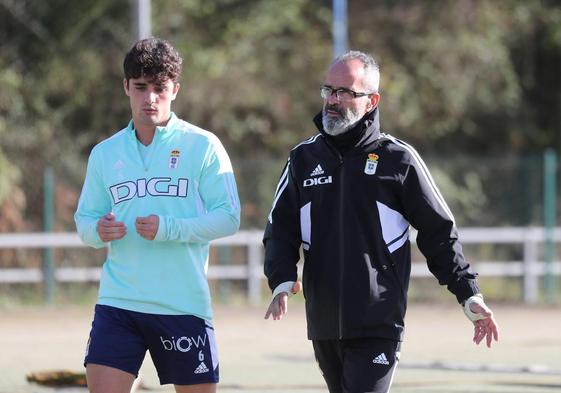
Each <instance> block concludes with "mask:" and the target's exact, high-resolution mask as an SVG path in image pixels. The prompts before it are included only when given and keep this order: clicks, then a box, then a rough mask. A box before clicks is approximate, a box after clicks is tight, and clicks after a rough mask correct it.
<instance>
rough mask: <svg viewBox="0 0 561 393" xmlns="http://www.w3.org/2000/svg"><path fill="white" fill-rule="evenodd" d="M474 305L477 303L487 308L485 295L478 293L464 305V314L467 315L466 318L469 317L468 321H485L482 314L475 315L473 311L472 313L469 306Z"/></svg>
mask: <svg viewBox="0 0 561 393" xmlns="http://www.w3.org/2000/svg"><path fill="white" fill-rule="evenodd" d="M472 303H477V304H479V305H480V306H482V307H485V302H484V301H483V295H482V294H480V293H477V294H475V295H473V296H471V297H469V298H468V299H467V300H466V301H465V303H464V314H466V317H468V319H469V320H470V321H472V322H475V321H478V320H480V319H485V317H484V316H482V315H481V314H478V313H474V312H473V311H471V309H470V308H469V306H470V304H472Z"/></svg>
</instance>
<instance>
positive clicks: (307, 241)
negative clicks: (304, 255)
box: [300, 202, 312, 250]
mask: <svg viewBox="0 0 561 393" xmlns="http://www.w3.org/2000/svg"><path fill="white" fill-rule="evenodd" d="M311 208H312V202H308V203H306V204H305V205H304V206H302V207H301V208H300V230H301V232H302V243H303V246H302V247H304V250H308V249H309V248H310V246H311V244H312V219H311Z"/></svg>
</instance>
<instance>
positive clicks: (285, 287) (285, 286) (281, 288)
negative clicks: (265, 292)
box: [273, 281, 294, 299]
mask: <svg viewBox="0 0 561 393" xmlns="http://www.w3.org/2000/svg"><path fill="white" fill-rule="evenodd" d="M293 286H294V281H285V282H283V283H282V284H279V285H277V287H276V288H275V290H274V291H273V299H274V298H275V297H276V296H277V295H278V294H279V293H283V292H286V293H287V294H288V297H291V296H292V295H294V294H293V293H292V287H293Z"/></svg>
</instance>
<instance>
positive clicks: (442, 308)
mask: <svg viewBox="0 0 561 393" xmlns="http://www.w3.org/2000/svg"><path fill="white" fill-rule="evenodd" d="M292 303H293V304H291V307H290V309H289V314H288V315H287V316H286V317H285V318H284V319H283V320H282V321H265V320H263V314H264V307H262V308H255V307H244V306H239V305H237V306H226V305H221V306H218V307H217V308H216V310H215V311H216V312H215V314H216V319H215V327H216V334H217V341H218V346H219V353H220V363H221V383H220V384H219V389H218V391H219V392H224V393H235V392H283V393H317V392H326V389H325V387H324V384H323V379H322V377H321V375H320V373H319V371H318V369H317V366H316V364H315V361H314V359H313V353H312V349H311V345H310V343H309V342H308V340H307V339H306V333H305V320H304V311H303V307H302V304H301V302H299V301H296V302H292ZM491 305H492V306H493V304H491ZM494 311H495V314H496V315H497V318H498V321H499V324H500V326H501V330H502V338H501V341H500V342H499V343H498V344H497V345H496V347H494V348H492V349H487V348H486V347H483V346H476V345H474V344H473V343H472V342H471V337H472V331H471V326H470V323H469V322H468V321H467V319H466V318H465V317H464V316H463V314H462V313H461V310H460V309H459V307H457V306H455V305H451V304H434V305H429V304H411V305H410V307H409V311H408V315H407V319H406V323H407V335H406V340H405V343H404V345H403V347H402V356H401V363H400V365H399V366H398V371H397V374H396V377H395V381H394V385H393V389H392V392H393V393H405V392H416V393H421V392H426V393H428V392H451V393H452V392H453V393H460V392H462V393H463V392H485V393H487V392H490V393H491V392H501V393H515V392H524V393H528V392H532V393H534V392H535V393H542V392H543V393H545V392H560V391H561V334H560V331H561V309H560V308H546V307H539V308H528V307H526V306H516V305H508V306H501V305H494ZM91 316H92V307H83V306H80V307H78V306H62V307H61V306H59V307H24V308H16V307H15V306H10V307H4V308H2V309H0V393H31V392H39V393H42V392H55V391H56V390H55V389H53V388H45V387H40V386H37V385H35V384H30V383H27V382H26V379H25V375H26V373H28V372H33V371H35V372H36V371H43V370H53V369H69V370H74V371H78V372H81V371H83V368H82V365H81V363H82V356H83V352H84V345H85V341H86V337H87V334H88V332H89V325H90V322H91V321H90V319H91ZM442 368H456V369H460V370H462V369H470V368H472V369H475V370H476V371H471V372H468V371H459V370H456V371H451V370H443V369H442ZM485 369H487V370H490V371H484V370H485ZM529 371H534V372H529ZM141 373H142V375H143V379H144V382H145V385H146V387H147V388H149V389H150V390H152V391H158V392H172V391H173V388H172V387H171V386H164V387H161V386H159V384H158V382H157V377H156V374H155V370H154V368H153V366H152V365H151V361H150V359H149V357H147V360H146V362H145V365H144V366H143V368H142V370H141ZM59 391H63V392H66V393H71V392H85V389H79V388H76V389H62V390H60V389H59Z"/></svg>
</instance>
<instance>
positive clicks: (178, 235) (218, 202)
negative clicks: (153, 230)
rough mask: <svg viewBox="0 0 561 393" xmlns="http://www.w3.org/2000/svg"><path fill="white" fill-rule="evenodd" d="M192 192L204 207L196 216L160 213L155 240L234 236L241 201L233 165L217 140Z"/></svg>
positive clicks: (195, 240)
mask: <svg viewBox="0 0 561 393" xmlns="http://www.w3.org/2000/svg"><path fill="white" fill-rule="evenodd" d="M193 192H194V193H195V195H196V197H197V198H198V200H199V204H200V206H201V209H200V214H199V216H197V217H194V218H176V217H171V216H160V217H159V218H160V223H159V228H158V233H157V234H156V238H155V240H156V241H177V242H189V243H207V242H210V241H211V240H214V239H217V238H220V237H224V236H228V235H233V234H234V233H236V231H237V230H238V228H239V226H240V201H239V197H238V191H237V187H236V180H235V177H234V173H233V170H232V164H231V163H230V159H229V157H228V155H227V154H226V150H225V149H224V147H223V146H222V144H221V143H220V141H218V139H215V140H214V143H213V144H211V145H210V149H209V152H208V155H207V159H206V160H205V167H204V168H203V170H202V173H201V176H200V178H199V182H198V184H195V187H194V190H193Z"/></svg>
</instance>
